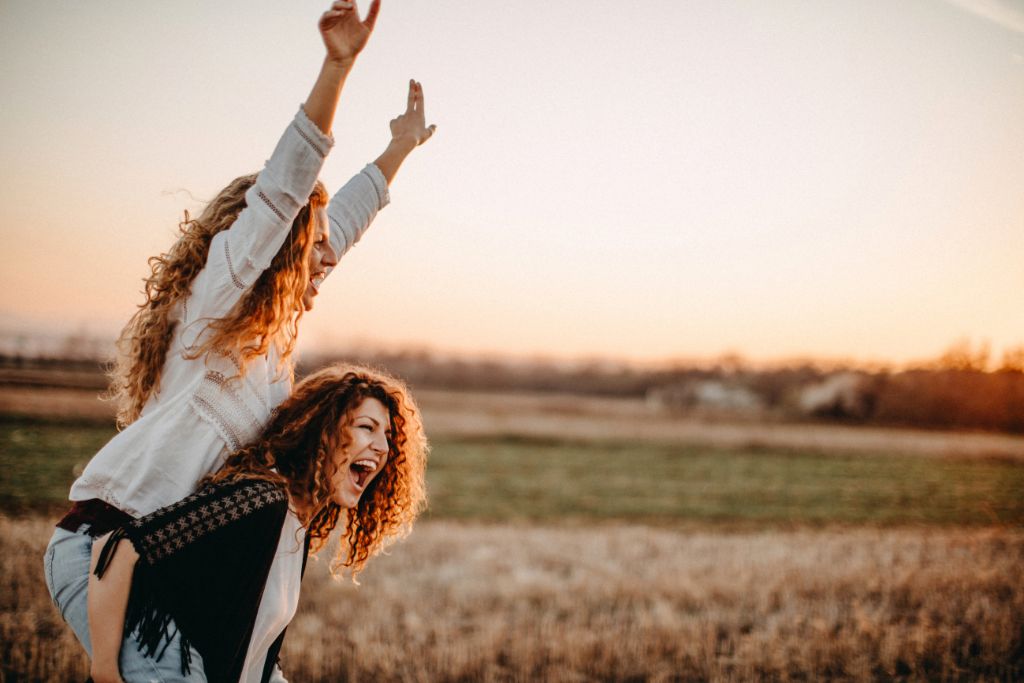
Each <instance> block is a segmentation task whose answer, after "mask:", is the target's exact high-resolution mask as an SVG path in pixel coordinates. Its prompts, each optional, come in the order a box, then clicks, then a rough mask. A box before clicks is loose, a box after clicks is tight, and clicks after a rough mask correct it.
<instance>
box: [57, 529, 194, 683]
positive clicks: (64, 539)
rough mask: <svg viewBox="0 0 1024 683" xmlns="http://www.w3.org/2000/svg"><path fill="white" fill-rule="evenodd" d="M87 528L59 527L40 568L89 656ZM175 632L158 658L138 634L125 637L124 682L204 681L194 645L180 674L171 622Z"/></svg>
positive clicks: (176, 637)
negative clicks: (143, 645) (146, 651)
mask: <svg viewBox="0 0 1024 683" xmlns="http://www.w3.org/2000/svg"><path fill="white" fill-rule="evenodd" d="M85 528H86V527H83V528H82V529H79V532H78V533H72V532H70V531H67V530H65V529H60V528H58V529H57V530H56V531H54V533H53V537H52V538H51V539H50V544H49V545H48V546H47V547H46V554H45V555H44V556H43V569H44V571H45V572H46V587H47V588H49V589H50V597H51V598H52V599H53V604H54V605H56V606H57V609H58V610H60V614H61V616H62V617H64V621H66V622H67V623H68V625H69V626H71V628H72V630H74V632H75V635H76V636H77V637H78V641H79V642H80V643H82V647H84V648H85V651H86V653H88V655H89V657H90V658H91V657H92V643H91V642H90V640H89V613H88V606H87V603H86V593H87V591H88V589H89V564H90V561H91V559H92V543H93V538H92V536H89V535H88V534H85V533H82V531H83V530H84V529H85ZM168 632H169V633H170V632H173V633H174V637H173V638H172V639H171V641H170V644H169V645H168V646H167V649H166V651H164V653H163V656H162V657H160V658H159V659H157V658H154V657H147V656H146V655H144V654H143V653H142V652H140V649H139V641H138V634H137V633H131V634H128V635H127V636H125V639H124V641H123V642H122V643H121V657H120V667H121V676H122V677H123V678H124V680H125V683H136V681H139V682H143V681H144V682H145V683H150V682H153V683H161V682H164V681H189V682H190V683H195V682H197V681H204V682H205V681H206V676H205V675H204V674H203V659H202V657H200V656H199V653H198V652H196V651H195V648H190V653H191V656H192V661H191V662H190V664H189V669H190V672H189V674H188V675H184V674H182V673H181V647H180V637H179V634H178V629H177V628H175V627H174V624H173V623H172V624H171V626H170V630H169V631H168Z"/></svg>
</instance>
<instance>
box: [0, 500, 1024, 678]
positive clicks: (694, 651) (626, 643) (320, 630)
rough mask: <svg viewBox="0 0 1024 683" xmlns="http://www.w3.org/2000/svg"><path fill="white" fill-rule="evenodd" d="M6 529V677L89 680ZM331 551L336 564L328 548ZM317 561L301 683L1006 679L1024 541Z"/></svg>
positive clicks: (1022, 535) (1019, 655)
mask: <svg viewBox="0 0 1024 683" xmlns="http://www.w3.org/2000/svg"><path fill="white" fill-rule="evenodd" d="M51 524H52V521H51V520H49V519H44V518H41V517H34V518H33V517H30V518H18V519H12V518H0V539H2V540H0V543H2V548H0V566H2V575H3V576H4V577H5V583H6V587H5V590H4V591H3V597H2V598H0V601H2V602H0V642H2V643H3V645H2V646H0V647H2V649H3V652H2V661H3V662H4V679H5V680H9V681H16V680H17V681H22V680H25V681H28V680H35V681H56V680H76V679H77V680H83V679H84V678H85V675H86V673H87V662H86V660H85V657H84V655H83V654H82V653H81V652H80V649H79V648H78V646H77V643H76V642H75V641H74V638H73V636H72V635H71V632H70V630H69V629H67V628H66V627H65V626H64V625H63V623H62V622H61V620H60V617H59V615H58V614H57V612H56V610H55V609H54V607H53V606H52V604H51V602H50V600H49V597H48V596H47V594H46V589H45V586H44V584H43V580H42V571H41V556H42V552H43V548H44V547H45V544H46V540H47V537H48V536H49V533H50V528H51ZM325 552H326V551H325ZM326 560H327V557H326V555H325V556H324V557H323V558H322V559H321V560H320V561H311V562H310V568H309V571H308V573H307V576H306V579H305V582H304V585H303V596H302V603H301V606H300V613H299V615H298V616H297V617H296V619H295V621H294V622H293V624H292V626H291V627H290V629H289V634H288V640H287V642H286V645H285V650H284V655H283V664H284V668H285V671H286V673H287V674H288V675H289V677H290V679H291V680H293V681H377V680H388V681H690V680H693V681H749V680H770V681H815V680H851V681H853V680H856V681H860V680H914V681H943V680H947V681H959V680H964V681H967V680H969V681H982V680H991V681H1010V680H1019V679H1020V677H1022V676H1024V573H1022V571H1024V570H1022V567H1024V532H1021V531H1019V530H998V529H981V530H960V529H888V530H878V529H856V528H850V529H828V530H794V531H760V532H756V531H755V532H716V533H708V532H701V531H680V530H673V529H671V528H656V527H650V526H631V525H619V524H614V523H611V524H590V525H586V524H581V525H573V526H549V525H525V526H520V525H504V524H476V523H453V522H438V521H428V522H424V523H421V524H420V525H419V526H418V528H417V529H416V530H415V532H414V533H413V534H412V535H411V536H410V537H409V538H408V539H407V540H406V541H404V542H402V543H400V544H398V545H396V546H394V547H393V548H392V549H391V551H390V553H389V554H388V555H387V556H382V557H379V558H376V559H375V560H373V561H371V563H370V565H369V566H368V568H367V570H366V572H364V574H363V575H362V577H361V579H360V582H361V585H360V586H354V585H353V584H352V583H351V582H350V581H348V580H342V581H335V580H332V579H331V578H330V576H329V574H328V572H327V570H326V565H327V562H326Z"/></svg>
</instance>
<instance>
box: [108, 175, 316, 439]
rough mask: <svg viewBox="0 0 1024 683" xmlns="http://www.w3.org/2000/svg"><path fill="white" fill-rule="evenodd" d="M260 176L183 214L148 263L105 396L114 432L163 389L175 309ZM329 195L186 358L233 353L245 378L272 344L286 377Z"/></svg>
mask: <svg viewBox="0 0 1024 683" xmlns="http://www.w3.org/2000/svg"><path fill="white" fill-rule="evenodd" d="M256 176H257V174H255V173H253V174H250V175H245V176H241V177H240V178H236V179H235V180H233V181H232V182H231V184H230V185H228V186H227V187H226V188H224V189H223V190H221V191H220V193H218V194H217V196H216V197H214V198H213V201H211V202H210V203H209V204H207V205H206V207H205V208H204V209H203V211H202V213H201V214H200V215H199V217H198V218H191V217H190V216H189V213H188V211H186V212H185V219H184V220H183V221H182V222H181V223H179V224H178V228H179V231H180V233H181V235H180V237H179V238H178V240H177V241H176V242H175V243H174V245H173V246H172V247H171V248H170V250H169V251H167V252H166V253H164V254H161V255H160V256H153V257H151V258H150V259H149V268H150V274H149V277H147V278H146V279H145V280H144V282H145V290H144V293H145V295H146V300H145V301H144V302H143V303H142V304H140V305H139V308H138V310H137V311H136V312H135V314H134V315H133V316H132V317H131V319H129V321H128V324H127V325H125V326H124V329H123V330H121V334H120V336H119V337H118V340H117V350H118V354H117V359H116V360H115V361H114V365H113V367H112V369H111V371H110V387H109V389H108V390H107V392H106V397H107V398H109V399H112V400H114V401H116V402H117V406H118V411H117V425H118V427H119V428H123V427H126V426H127V425H129V424H131V423H132V422H134V421H135V420H136V419H137V418H138V417H139V415H140V414H141V412H142V408H143V406H145V404H146V401H148V400H149V398H150V396H152V395H153V393H154V392H155V391H156V390H157V389H159V387H160V376H161V374H162V372H163V367H164V361H165V360H166V358H167V350H168V348H169V347H170V344H171V338H172V336H173V332H174V325H175V320H174V319H173V317H172V315H171V314H172V312H173V310H174V308H175V306H176V305H177V304H178V303H179V302H181V301H182V300H184V299H186V298H187V297H188V296H189V294H190V292H191V288H192V281H193V280H195V278H196V275H198V274H199V272H200V271H201V270H202V269H203V268H204V267H205V266H206V258H207V255H208V254H209V251H210V243H211V242H212V240H213V237H214V235H216V234H217V233H219V232H221V231H223V230H226V229H228V228H229V227H231V225H232V224H233V223H234V222H235V219H237V218H238V214H240V213H241V212H242V209H244V208H245V207H246V201H245V193H246V191H247V190H248V189H249V188H250V187H252V185H253V184H254V183H255V182H256ZM328 199H329V198H328V196H327V190H326V189H325V188H324V186H323V184H321V183H320V181H317V183H316V186H315V187H314V188H313V193H312V194H311V195H310V197H309V203H307V204H306V205H305V206H304V207H302V209H301V210H300V211H299V213H298V215H297V216H296V217H295V220H294V221H293V222H292V226H291V231H290V233H289V235H288V238H287V239H286V240H285V242H284V244H283V245H282V246H281V248H280V249H279V250H278V252H277V254H276V255H275V256H274V259H273V260H272V261H271V264H270V267H269V268H267V270H265V271H264V272H263V273H262V274H261V275H260V277H259V278H258V279H257V280H256V283H255V284H254V285H253V286H252V287H251V288H250V289H249V291H248V292H247V293H246V294H245V296H243V297H242V299H241V300H240V301H238V303H236V304H235V306H234V307H233V308H232V309H231V310H230V311H229V312H228V313H227V315H225V317H223V318H221V319H219V320H216V321H214V322H212V323H210V325H209V327H210V330H211V333H210V334H209V335H208V337H207V339H206V341H205V342H204V343H203V344H202V345H201V346H200V347H199V348H198V349H196V350H195V351H194V355H193V356H191V357H194V358H199V357H201V356H203V355H206V354H207V353H209V352H211V351H229V352H234V353H237V354H238V355H239V357H240V360H241V367H242V372H243V373H244V372H245V368H246V364H247V363H248V361H250V360H252V359H253V358H255V357H257V356H262V355H264V354H266V353H267V350H268V349H269V348H270V345H271V344H272V343H273V344H276V345H277V347H278V349H279V350H280V351H281V364H280V366H279V367H278V371H281V370H282V369H284V368H286V367H287V369H288V371H289V372H290V371H291V365H290V358H291V354H292V351H293V350H294V348H295V338H296V334H297V332H298V327H297V326H298V321H299V318H300V317H301V316H302V312H303V307H302V294H303V292H304V291H305V290H306V284H307V280H308V279H309V273H308V264H307V261H308V258H309V253H310V250H311V249H312V248H313V242H314V239H313V234H314V231H315V229H316V210H317V209H318V208H320V207H322V206H326V204H327V201H328Z"/></svg>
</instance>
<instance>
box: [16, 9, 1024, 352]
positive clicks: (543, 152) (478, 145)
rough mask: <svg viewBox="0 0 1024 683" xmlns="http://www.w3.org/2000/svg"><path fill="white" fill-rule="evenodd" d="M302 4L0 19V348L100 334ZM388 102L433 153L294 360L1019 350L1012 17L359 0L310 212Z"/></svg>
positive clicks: (358, 154)
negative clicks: (417, 92)
mask: <svg viewBox="0 0 1024 683" xmlns="http://www.w3.org/2000/svg"><path fill="white" fill-rule="evenodd" d="M360 4H361V5H362V7H363V9H364V10H365V7H366V6H367V5H368V2H367V1H361V2H360ZM327 5H328V3H327V2H311V1H310V0H302V1H294V0H290V1H288V2H281V1H278V2H269V1H267V0H256V1H252V2H244V3H243V2H234V1H230V2H229V1H220V2H217V3H200V2H194V1H193V2H182V1H179V0H169V1H167V2H162V3H141V2H128V1H124V2H99V1H97V2H88V3H66V4H65V3H57V4H54V3H40V2H36V1H29V0H4V1H3V2H0V93H2V103H3V105H2V107H0V316H2V319H3V322H2V323H0V330H2V329H11V328H15V327H26V326H37V327H39V326H44V327H45V326H52V327H53V328H55V329H62V330H63V329H66V330H68V331H80V330H89V331H93V332H96V333H100V334H106V333H109V334H110V336H111V337H113V336H114V334H115V333H116V330H117V329H118V327H119V326H120V325H121V324H122V323H123V322H124V321H125V320H126V319H127V317H128V316H129V315H130V313H131V311H132V310H133V309H132V307H133V306H134V305H135V304H137V303H139V301H140V295H139V290H140V280H141V278H142V276H143V275H144V274H145V273H146V258H147V257H148V256H151V255H154V254H157V253H159V252H160V251H163V250H165V249H166V248H168V247H169V246H170V243H171V241H172V240H173V237H174V231H175V229H176V225H177V222H178V220H180V217H181V212H182V210H183V209H186V208H187V209H190V210H193V211H195V210H196V209H197V208H199V207H200V206H201V204H202V202H203V200H207V199H210V198H211V197H212V196H213V195H214V194H215V193H216V192H217V191H218V190H219V189H220V188H221V187H223V186H224V185H225V184H226V183H227V182H229V181H230V180H231V179H232V178H234V177H235V176H238V175H241V174H243V173H246V172H250V171H252V170H256V169H258V168H259V167H260V166H261V165H262V163H263V161H264V159H266V157H267V156H269V154H270V152H271V150H272V148H273V146H274V144H275V142H276V140H277V138H278V136H279V134H280V132H281V131H282V130H283V128H284V126H285V125H286V124H287V123H288V122H289V121H290V119H291V117H292V115H293V114H294V112H295V109H296V107H297V105H298V104H299V103H300V102H301V101H303V100H304V99H305V97H306V94H307V93H308V91H309V88H310V86H311V85H312V82H313V80H314V78H315V76H316V72H317V70H318V68H319V64H320V60H321V57H322V47H321V44H320V42H319V37H318V35H317V32H316V26H315V24H316V19H317V17H318V15H319V13H320V12H321V11H323V9H324V8H326V6H327ZM410 77H414V78H416V79H418V80H420V81H422V83H423V85H424V90H425V95H426V113H427V121H428V123H436V124H437V126H438V131H437V134H436V135H435V136H434V139H432V140H431V141H430V142H429V143H428V144H426V145H425V146H424V147H423V148H421V149H419V150H417V151H416V152H415V153H414V154H413V156H412V157H410V159H409V160H408V161H407V162H406V165H405V166H404V167H403V168H402V170H401V172H400V174H399V176H398V178H397V179H396V181H395V184H394V185H393V186H392V204H391V206H389V207H388V208H387V209H386V210H385V211H384V212H382V213H381V215H380V216H379V218H378V220H377V221H376V223H375V224H374V226H373V227H372V229H371V231H370V233H368V235H367V236H366V237H365V238H364V240H363V241H362V242H361V243H360V244H359V245H358V246H357V247H356V248H355V249H354V250H353V251H352V252H350V253H349V254H348V256H346V258H345V259H344V261H343V262H342V264H341V266H340V268H339V269H338V271H337V272H336V273H335V274H334V275H332V277H331V278H330V279H329V280H328V282H327V284H326V285H325V287H324V290H323V292H322V293H321V295H320V297H319V298H318V299H317V306H316V310H315V311H314V312H313V313H311V314H309V315H307V316H306V317H305V318H304V320H303V327H302V330H303V331H302V335H301V338H302V342H303V346H305V347H306V348H311V347H322V348H343V347H345V346H347V345H350V344H352V343H375V344H376V343H379V344H386V345H388V346H392V347H394V346H418V347H419V346H427V347H430V348H435V349H441V350H447V351H453V352H462V351H487V352H499V353H513V354H544V355H550V356H556V357H571V356H576V355H588V356H607V357H620V358H628V359H633V360H654V359H660V358H670V357H679V358H708V357H712V356H716V355H718V354H721V353H723V352H738V353H740V354H743V355H745V356H747V357H749V358H753V359H761V360H770V359H781V358H786V357H794V356H818V357H827V358H849V359H854V360H859V361H870V360H888V361H893V362H905V361H909V360H912V359H917V358H924V357H929V356H934V355H937V354H938V353H940V352H941V351H942V350H943V349H944V348H946V347H947V346H949V345H950V344H951V343H953V342H955V341H957V340H959V339H969V340H972V341H973V342H979V343H980V342H984V341H987V342H989V343H991V345H992V347H993V350H994V351H995V352H996V353H998V352H999V351H1000V350H1001V349H1002V348H1005V347H1008V346H1017V345H1021V344H1024V2H1019V1H1015V2H1010V1H1000V0H955V1H953V0H907V1H904V2H898V3H893V2H889V1H887V0H886V1H874V2H873V1H868V0H848V1H839V0H836V1H835V2H811V1H804V2H788V1H776V0H771V1H768V2H765V1H762V0H750V1H747V2H740V1H737V0H714V1H711V0H708V1H706V2H680V1H678V0H677V1H667V0H664V1H663V0H658V1H651V2H634V3H621V2H616V3H612V2H605V1H603V0H586V1H584V0H561V1H558V2H544V3H497V2H488V1H481V0H473V1H470V0H447V1H446V2H427V1H426V0H384V3H383V8H382V11H381V15H380V20H379V22H378V26H377V31H376V33H375V35H374V36H373V37H372V39H371V42H370V44H369V46H368V47H367V49H366V51H365V52H364V54H363V55H362V56H361V57H360V60H359V63H358V64H357V66H356V70H355V72H354V73H353V75H352V76H351V78H350V79H349V82H348V85H347V87H346V90H345V92H344V94H343V96H342V103H341V107H340V110H339V115H338V117H337V119H336V121H335V130H334V135H335V138H336V140H337V144H336V146H335V148H334V151H333V152H332V154H331V156H330V158H329V159H328V161H327V164H326V166H325V169H324V172H323V176H322V177H323V180H324V181H325V182H326V183H327V185H328V187H329V188H330V189H332V190H333V189H335V188H337V187H338V186H339V185H340V184H341V183H343V182H344V181H345V180H346V179H347V178H348V177H349V175H351V174H352V173H354V172H356V171H357V170H358V169H359V168H361V167H362V165H363V164H364V163H366V162H367V161H370V160H372V159H373V158H374V157H375V156H376V155H377V154H378V153H379V152H380V151H381V150H382V149H383V148H384V146H385V144H386V143H387V140H388V127H387V123H388V120H389V119H390V118H392V117H393V116H395V115H397V114H398V113H400V112H401V111H402V109H403V108H404V101H405V88H406V83H407V82H408V79H409V78H410Z"/></svg>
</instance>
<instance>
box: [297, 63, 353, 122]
mask: <svg viewBox="0 0 1024 683" xmlns="http://www.w3.org/2000/svg"><path fill="white" fill-rule="evenodd" d="M353 63H354V62H353V61H351V60H335V59H331V58H330V57H328V58H327V59H325V60H324V63H323V66H322V67H320V75H319V76H318V77H317V79H316V83H314V84H313V89H312V90H311V91H310V93H309V97H308V98H307V99H306V103H305V104H304V105H303V109H304V110H305V112H306V116H308V117H309V120H310V121H312V122H313V123H315V124H316V126H317V128H319V129H320V130H321V131H323V132H324V134H325V135H330V134H331V125H332V124H333V123H334V112H335V111H336V110H337V108H338V100H339V99H340V98H341V90H342V88H344V87H345V80H346V79H347V78H348V74H349V72H350V71H351V70H352V64H353Z"/></svg>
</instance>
